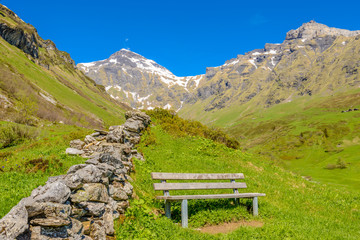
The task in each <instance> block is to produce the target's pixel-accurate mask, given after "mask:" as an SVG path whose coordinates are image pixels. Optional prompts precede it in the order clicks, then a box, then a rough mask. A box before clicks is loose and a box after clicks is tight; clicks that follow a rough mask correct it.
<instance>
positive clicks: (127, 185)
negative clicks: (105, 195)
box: [124, 182, 134, 196]
mask: <svg viewBox="0 0 360 240" xmlns="http://www.w3.org/2000/svg"><path fill="white" fill-rule="evenodd" d="M133 189H134V188H133V186H132V185H131V184H130V183H129V182H125V185H124V191H125V192H126V194H127V195H128V196H131V195H132V193H133Z"/></svg>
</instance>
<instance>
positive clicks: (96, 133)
mask: <svg viewBox="0 0 360 240" xmlns="http://www.w3.org/2000/svg"><path fill="white" fill-rule="evenodd" d="M100 135H101V134H100V133H99V132H94V133H92V134H90V136H92V137H98V136H100Z"/></svg>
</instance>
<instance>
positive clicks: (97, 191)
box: [71, 183, 109, 203]
mask: <svg viewBox="0 0 360 240" xmlns="http://www.w3.org/2000/svg"><path fill="white" fill-rule="evenodd" d="M83 189H84V190H82V189H81V190H78V191H77V192H76V193H74V194H72V195H71V201H72V202H76V203H80V202H87V201H93V202H104V203H107V202H108V201H109V195H108V193H107V189H106V187H105V186H104V185H103V184H101V183H86V184H84V185H83Z"/></svg>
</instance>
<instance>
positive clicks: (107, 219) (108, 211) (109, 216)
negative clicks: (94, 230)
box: [103, 205, 115, 235]
mask: <svg viewBox="0 0 360 240" xmlns="http://www.w3.org/2000/svg"><path fill="white" fill-rule="evenodd" d="M103 221H104V227H105V233H106V234H107V235H114V232H115V230H114V218H113V209H112V207H111V206H109V205H107V206H106V208H105V213H104V216H103Z"/></svg>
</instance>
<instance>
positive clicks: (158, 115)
mask: <svg viewBox="0 0 360 240" xmlns="http://www.w3.org/2000/svg"><path fill="white" fill-rule="evenodd" d="M146 114H147V115H149V116H150V117H151V118H152V119H153V120H155V122H156V123H158V124H160V125H161V127H162V128H163V129H164V130H165V131H167V132H168V133H170V134H172V135H175V136H186V135H190V136H199V137H204V138H207V139H211V140H213V141H215V142H218V143H222V144H224V145H226V146H227V147H229V148H234V149H238V148H239V147H240V144H239V142H238V141H237V140H236V139H235V138H232V137H230V136H228V135H227V134H226V133H224V132H223V131H222V130H221V129H220V128H216V127H207V126H205V125H203V124H202V123H200V122H198V121H192V120H185V119H182V118H180V117H179V116H177V115H176V112H175V111H172V110H165V109H161V108H155V109H154V110H148V111H146Z"/></svg>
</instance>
